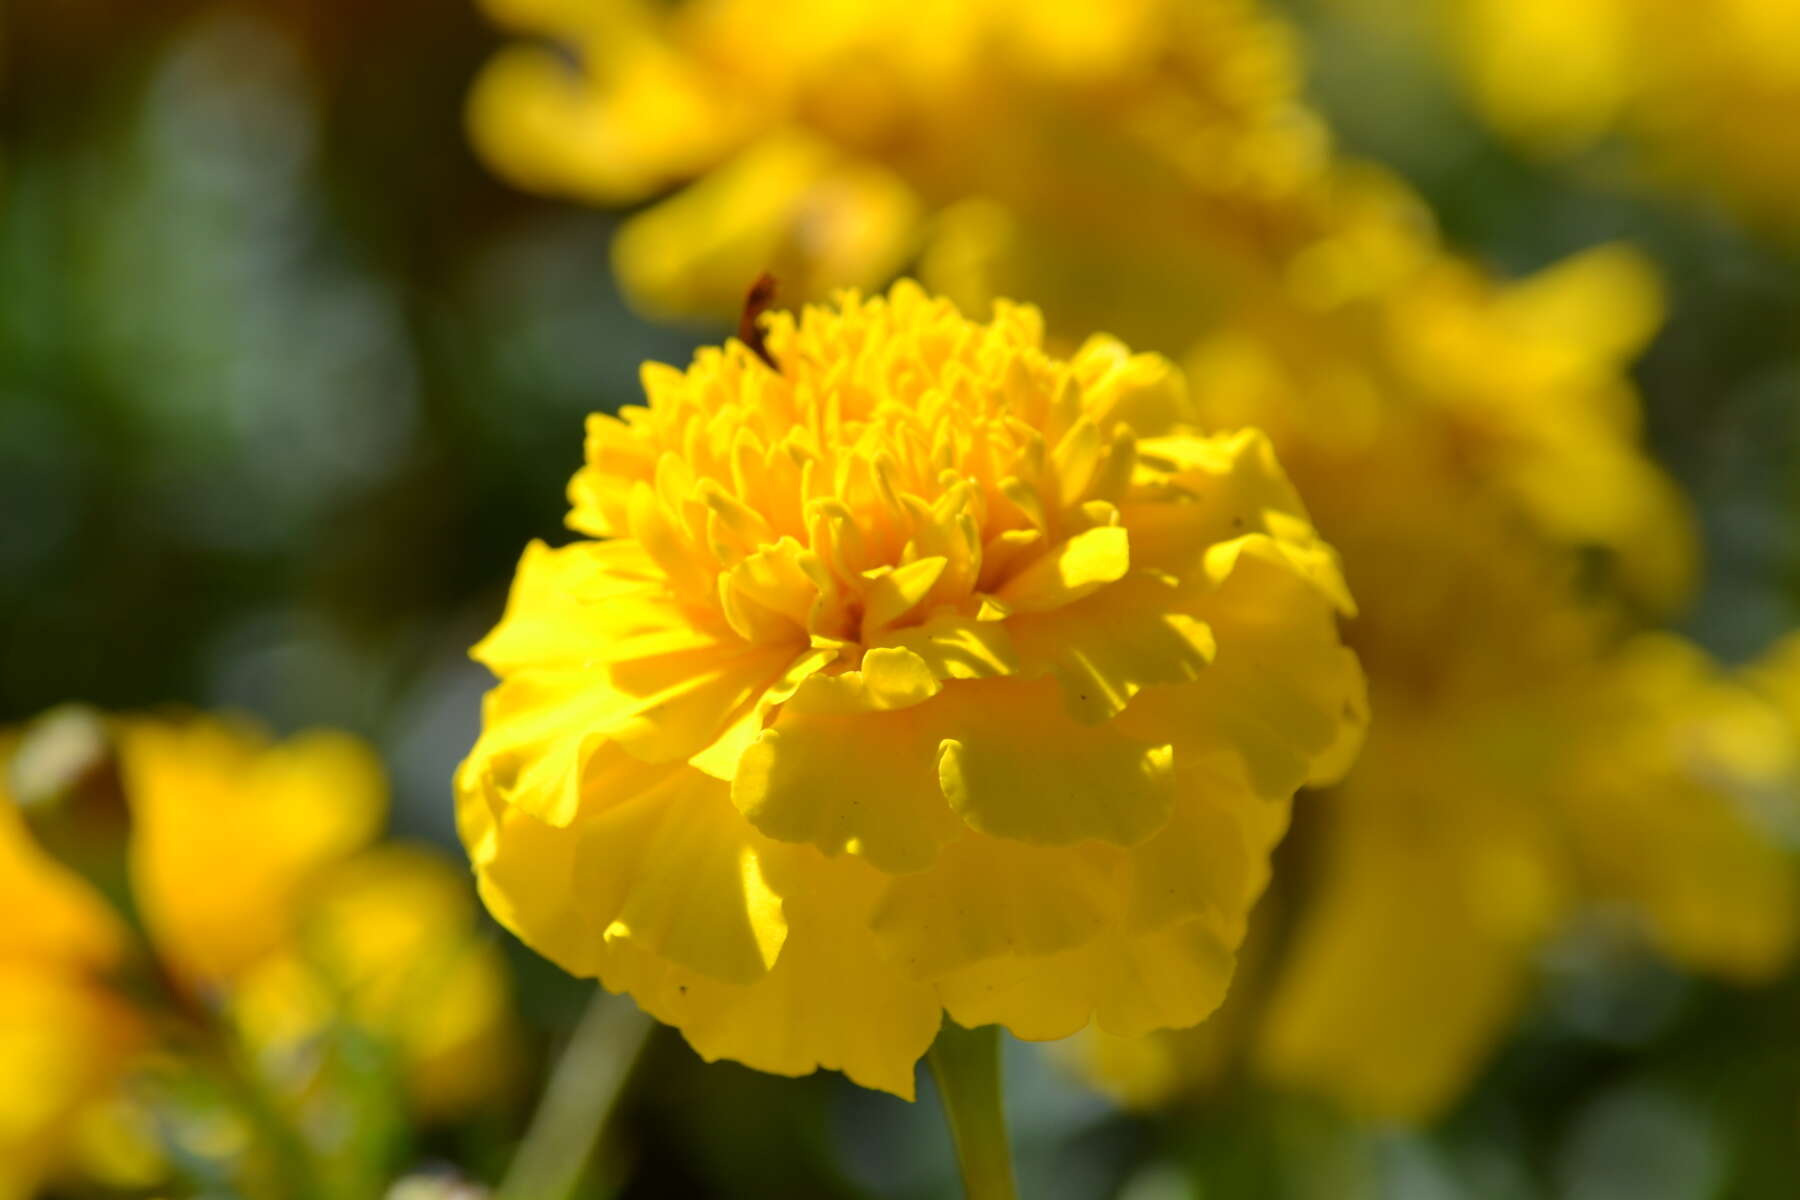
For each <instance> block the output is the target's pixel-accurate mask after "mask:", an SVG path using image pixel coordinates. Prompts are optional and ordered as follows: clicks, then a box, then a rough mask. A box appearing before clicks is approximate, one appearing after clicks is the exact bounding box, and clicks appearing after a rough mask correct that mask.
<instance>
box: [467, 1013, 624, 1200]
mask: <svg viewBox="0 0 1800 1200" xmlns="http://www.w3.org/2000/svg"><path fill="white" fill-rule="evenodd" d="M655 1028H656V1026H655V1023H654V1022H652V1021H651V1020H650V1018H648V1017H646V1016H645V1015H644V1014H643V1013H641V1012H639V1011H638V1010H637V1008H636V1007H635V1006H634V1005H633V1004H632V1003H631V1001H629V1000H626V999H623V998H620V997H614V996H608V995H607V994H606V993H605V992H604V991H602V990H600V989H599V988H595V989H594V998H593V1000H591V1001H589V1003H588V1007H587V1011H586V1012H584V1013H583V1014H582V1015H581V1021H580V1023H579V1024H577V1025H576V1026H575V1033H574V1035H573V1036H571V1037H570V1038H569V1044H568V1045H567V1046H566V1047H564V1049H563V1052H562V1056H561V1057H560V1058H559V1059H558V1060H557V1063H556V1068H555V1069H554V1070H553V1071H551V1073H550V1082H549V1083H548V1084H546V1085H545V1087H544V1097H543V1099H542V1100H540V1101H539V1102H538V1109H537V1112H535V1113H533V1114H532V1117H531V1128H529V1129H527V1130H526V1131H525V1140H524V1141H523V1142H521V1143H520V1144H519V1151H518V1153H517V1154H515V1155H514V1156H513V1161H512V1166H511V1167H510V1168H509V1169H508V1170H507V1172H506V1178H505V1180H504V1181H502V1182H501V1184H500V1190H499V1191H498V1192H497V1193H495V1200H566V1197H569V1196H572V1195H574V1194H575V1189H576V1188H577V1187H578V1186H579V1185H580V1183H581V1176H582V1173H583V1172H584V1171H585V1170H586V1169H587V1165H588V1160H589V1159H590V1158H592V1157H593V1154H594V1147H595V1146H596V1145H597V1144H598V1143H599V1141H600V1134H601V1131H602V1130H603V1129H605V1127H606V1121H607V1118H608V1117H610V1116H611V1115H612V1111H613V1108H614V1107H615V1106H616V1105H617V1104H618V1100H619V1094H620V1092H621V1091H623V1090H624V1086H625V1080H626V1077H627V1076H629V1075H630V1074H631V1068H632V1066H633V1065H634V1064H635V1063H636V1062H637V1060H638V1056H639V1055H640V1054H641V1053H642V1051H643V1049H644V1047H645V1046H646V1045H647V1044H648V1043H649V1041H650V1034H651V1032H652V1031H653V1030H654V1029H655Z"/></svg>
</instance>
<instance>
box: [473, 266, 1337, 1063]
mask: <svg viewBox="0 0 1800 1200" xmlns="http://www.w3.org/2000/svg"><path fill="white" fill-rule="evenodd" d="M1041 337H1042V330H1041V323H1040V318H1039V316H1038V314H1037V312H1036V310H1034V309H1031V308H1025V307H1019V306H1014V305H1011V304H1005V303H1003V304H1001V305H999V306H998V307H997V309H996V313H995V317H994V320H993V321H992V323H990V324H977V323H975V322H973V321H970V320H968V319H966V318H964V317H963V316H962V315H961V314H960V313H958V312H957V311H956V309H955V308H953V307H952V306H951V305H950V304H948V303H947V302H945V301H942V300H936V299H932V298H929V297H927V296H926V294H925V293H923V292H922V291H921V290H920V289H919V288H918V287H917V286H915V285H912V284H910V283H905V282H903V283H900V284H897V285H896V286H895V287H894V289H893V290H892V291H891V292H890V293H888V294H887V295H886V296H883V297H876V298H873V299H870V300H866V301H865V300H861V299H858V298H856V297H855V296H854V295H848V296H845V297H844V298H842V299H841V300H840V302H839V303H838V304H837V305H836V306H834V307H832V308H808V309H807V310H806V311H805V313H804V314H803V315H802V316H801V317H800V318H799V319H798V320H797V321H796V320H795V319H794V318H792V317H790V316H789V315H787V314H776V315H775V316H774V317H773V318H772V319H771V321H770V330H769V332H768V336H767V353H768V355H769V356H770V360H771V361H772V362H773V363H774V364H775V365H774V366H773V367H771V366H770V365H768V364H767V363H765V362H764V361H763V360H762V359H760V358H758V357H757V355H756V354H755V353H753V352H752V351H751V350H750V349H748V348H746V347H745V346H744V345H742V344H740V343H735V342H734V343H730V344H728V345H727V346H726V347H725V348H724V349H723V350H716V349H708V350H703V351H701V353H700V354H699V355H698V357H697V358H696V360H695V362H694V364H693V365H692V366H691V367H690V368H689V369H688V370H687V371H685V372H682V371H676V370H674V369H672V368H669V367H664V366H657V365H651V366H647V367H646V368H645V369H644V386H645V390H646V392H647V393H648V400H649V402H648V405H647V406H645V407H642V408H627V409H626V410H624V412H623V413H622V415H621V416H620V417H612V416H600V415H597V416H594V417H593V418H591V419H590V423H589V427H588V442H587V462H586V466H585V467H584V468H583V469H582V470H581V471H580V472H579V473H578V474H577V475H576V476H575V478H574V480H573V481H572V483H571V484H570V497H571V500H572V503H573V511H572V512H571V514H570V517H569V522H570V524H571V525H572V526H573V527H574V528H575V529H576V530H578V531H580V532H582V533H585V534H588V535H590V536H592V537H594V538H602V539H606V540H602V541H578V542H575V543H573V544H571V545H569V546H566V547H563V548H562V549H556V550H553V549H549V548H547V547H545V546H543V545H541V544H533V545H532V546H531V548H530V549H529V550H527V552H526V554H525V557H524V560H523V561H522V562H521V564H520V567H519V573H518V576H517V579H516V580H515V583H514V587H513V594H512V599H511V601H510V603H509V605H508V607H507V612H506V615H505V617H504V618H503V619H502V621H501V622H500V624H499V626H498V627H497V628H496V629H495V630H494V632H493V633H492V634H491V635H489V637H488V638H487V639H486V640H484V641H483V642H482V643H481V644H480V645H479V646H478V647H477V648H476V650H475V654H476V657H478V658H479V659H481V660H482V661H483V662H485V663H487V664H488V665H489V666H490V667H491V668H492V669H493V670H494V671H495V672H496V673H497V674H498V675H499V676H500V678H501V683H500V685H499V686H498V687H497V688H496V689H495V690H494V691H493V692H492V693H490V695H489V697H488V700H487V704H486V709H485V720H484V730H483V733H482V736H481V739H480V741H479V742H478V743H477V745H476V746H475V749H474V751H473V752H472V753H471V755H470V756H469V758H468V760H467V761H466V762H465V763H464V764H463V767H462V769H461V770H460V772H459V774H458V797H459V814H460V819H461V822H462V828H463V833H464V837H465V839H466V841H467V843H468V846H469V850H470V853H471V855H472V857H473V859H474V862H475V865H476V869H477V872H478V875H479V879H480V885H481V891H482V895H483V897H484V898H485V899H486V900H487V903H488V905H489V907H490V908H491V909H492V910H493V911H494V913H495V914H496V915H497V916H498V917H499V918H500V919H501V921H502V922H503V923H505V924H506V925H507V926H508V927H510V928H512V929H513V930H515V931H516V932H517V933H518V934H519V935H520V936H521V937H522V938H524V939H525V940H526V941H527V942H528V943H529V944H531V945H532V946H534V947H536V948H537V949H539V950H540V951H542V952H543V953H545V954H547V955H549V956H550V957H552V958H553V959H555V960H556V961H557V962H559V963H561V964H562V965H563V966H564V967H566V968H567V969H569V970H571V971H573V972H576V973H578V974H584V975H598V976H599V977H600V978H601V980H602V981H603V982H604V983H605V984H606V985H607V986H608V987H609V988H612V989H614V990H618V991H627V992H630V993H631V994H632V995H633V996H634V997H635V998H636V999H637V1000H638V1002H639V1003H640V1004H641V1005H642V1006H643V1007H644V1008H646V1009H647V1010H648V1011H650V1012H651V1013H653V1014H654V1015H656V1016H657V1017H659V1018H660V1019H662V1020H664V1021H666V1022H668V1023H670V1024H672V1025H675V1026H677V1027H679V1028H680V1029H681V1030H682V1031H683V1033H684V1034H685V1035H686V1036H687V1038H688V1040H689V1041H690V1042H691V1043H692V1044H693V1045H694V1047H695V1048H696V1049H697V1050H698V1051H699V1052H700V1053H701V1054H703V1055H705V1056H707V1057H709V1058H719V1057H728V1058H733V1059H737V1060H739V1061H742V1062H745V1063H748V1064H749V1065H751V1066H755V1067H759V1068H761V1069H764V1070H768V1071H774V1072H778V1073H783V1074H803V1073H806V1072H808V1071H811V1070H813V1069H814V1068H816V1067H819V1066H826V1067H834V1068H838V1069H841V1070H843V1071H844V1072H845V1073H846V1074H848V1075H849V1076H850V1077H851V1078H852V1079H854V1080H856V1081H857V1082H859V1083H862V1084H864V1085H865V1086H870V1087H877V1088H882V1089H885V1090H887V1091H891V1092H895V1093H897V1094H900V1095H903V1096H908V1097H910V1096H911V1094H912V1087H913V1064H914V1063H915V1061H916V1060H917V1059H918V1058H919V1056H920V1055H921V1054H923V1053H924V1051H925V1050H926V1048H927V1047H928V1046H929V1044H930V1043H931V1040H932V1038H933V1036H934V1035H935V1034H936V1032H937V1029H938V1027H939V1024H940V1023H941V1021H942V1018H943V1015H944V1014H945V1013H948V1014H949V1016H950V1017H952V1018H953V1019H955V1020H956V1021H957V1022H959V1023H961V1024H964V1025H969V1026H975V1025H982V1024H989V1023H1000V1024H1003V1025H1005V1026H1007V1027H1008V1028H1010V1029H1011V1030H1012V1031H1013V1032H1015V1033H1016V1034H1018V1035H1020V1036H1022V1037H1027V1038H1036V1039H1047V1038H1057V1037H1063V1036H1066V1035H1068V1034H1071V1033H1073V1032H1075V1031H1076V1030H1078V1029H1081V1028H1082V1027H1083V1026H1085V1025H1087V1024H1088V1023H1089V1022H1090V1020H1091V1021H1093V1022H1094V1023H1096V1024H1097V1025H1098V1026H1099V1027H1101V1028H1103V1029H1108V1030H1111V1031H1113V1032H1115V1033H1120V1034H1137V1033H1143V1032H1147V1031H1149V1030H1152V1029H1158V1028H1164V1027H1170V1026H1183V1025H1191V1024H1193V1023H1195V1022H1197V1021H1199V1020H1201V1019H1202V1018H1204V1017H1205V1016H1206V1015H1207V1014H1208V1013H1210V1012H1211V1011H1212V1010H1213V1009H1214V1008H1215V1007H1216V1006H1217V1005H1218V1003H1219V1001H1220V999H1221V997H1222V996H1223V994H1224V992H1225V988H1226V985H1227V983H1228V982H1229V979H1230V976H1231V973H1232V965H1233V958H1234V954H1235V951H1236V948H1237V945H1238V942H1239V940H1240V939H1241V938H1242V936H1243V932H1244V922H1245V917H1246V914H1247V912H1248V910H1249V907H1250V905H1251V903H1252V902H1253V901H1254V899H1255V897H1256V895H1257V894H1258V893H1259V892H1260V891H1261V889H1262V887H1263V884H1264V881H1265V877H1266V859H1267V855H1268V851H1269V848H1270V846H1271V845H1272V844H1273V842H1274V841H1275V840H1276V839H1277V838H1278V837H1279V836H1280V834H1281V832H1282V831H1283V829H1284V828H1285V826H1286V823H1287V813H1288V804H1289V800H1290V798H1291V797H1292V795H1293V793H1294V790H1295V789H1296V788H1297V787H1299V786H1301V785H1302V784H1303V783H1305V782H1307V781H1308V780H1309V779H1315V778H1318V777H1320V776H1321V775H1323V774H1326V773H1330V772H1336V771H1341V770H1342V769H1343V767H1344V766H1345V765H1347V762H1348V760H1349V758H1350V756H1351V755H1352V754H1353V753H1354V748H1355V744H1356V742H1357V740H1358V737H1359V735H1360V731H1361V726H1362V719H1363V696H1362V679H1361V675H1360V672H1359V670H1358V667H1357V664H1356V661H1355V659H1354V657H1353V656H1352V655H1351V654H1350V653H1349V652H1348V651H1347V650H1345V649H1344V648H1343V646H1342V645H1340V643H1339V641H1338V636H1337V631H1336V614H1337V613H1340V612H1347V611H1349V608H1350V599H1349V595H1348V593H1347V592H1346V591H1345V589H1344V585H1343V582H1342V579H1341V578H1340V576H1339V573H1338V568H1337V564H1336V559H1335V556H1334V554H1333V553H1332V551H1331V550H1330V549H1329V548H1328V547H1327V546H1326V545H1325V544H1324V543H1323V542H1321V541H1320V540H1319V538H1318V537H1317V535H1316V534H1315V533H1314V531H1313V529H1312V526H1311V524H1310V523H1309V521H1308V520H1307V518H1306V515H1305V511H1304V509H1303V508H1302V507H1301V505H1300V502H1299V500H1298V498H1297V497H1296V496H1295V494H1294V492H1293V490H1292V489H1291V488H1290V487H1289V486H1288V484H1287V482H1286V479H1285V478H1284V477H1283V476H1282V474H1281V472H1280V469H1279V467H1278V466H1277V465H1276V463H1275V459H1274V456H1273V455H1272V454H1271V452H1270V450H1269V447H1268V444H1267V442H1266V441H1265V440H1264V439H1263V437H1262V436H1261V435H1260V434H1259V433H1256V432H1254V431H1243V432H1235V433H1223V434H1204V433H1201V432H1200V431H1199V430H1198V428H1197V427H1196V425H1195V423H1194V413H1193V409H1192V406H1191V404H1190V402H1189V400H1188V398H1187V395H1186V392H1185V389H1184V387H1183V382H1182V379H1181V377H1180V375H1179V373H1178V372H1176V371H1175V370H1174V368H1173V367H1171V365H1170V364H1169V363H1168V362H1166V361H1165V360H1163V359H1160V358H1157V357H1154V356H1150V355H1133V354H1131V353H1129V352H1128V351H1127V350H1126V349H1125V348H1124V347H1123V346H1122V345H1120V344H1119V343H1118V342H1116V341H1113V340H1112V339H1110V338H1104V337H1097V338H1093V339H1091V340H1089V341H1088V342H1087V343H1086V344H1085V345H1084V346H1083V347H1082V348H1081V349H1080V351H1078V352H1077V353H1076V354H1075V355H1074V356H1073V358H1071V359H1069V360H1067V361H1064V360H1060V359H1057V358H1053V357H1050V356H1049V355H1047V354H1046V353H1045V352H1044V351H1043V350H1042V348H1041Z"/></svg>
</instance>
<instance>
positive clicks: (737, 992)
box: [601, 858, 943, 1100]
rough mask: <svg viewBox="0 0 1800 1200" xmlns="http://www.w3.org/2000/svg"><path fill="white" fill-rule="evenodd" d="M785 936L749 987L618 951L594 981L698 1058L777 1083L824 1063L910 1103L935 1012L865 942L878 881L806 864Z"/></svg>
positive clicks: (918, 987) (793, 877)
mask: <svg viewBox="0 0 1800 1200" xmlns="http://www.w3.org/2000/svg"><path fill="white" fill-rule="evenodd" d="M788 876H789V877H788V878H786V879H784V880H783V881H782V887H783V889H784V892H785V894H786V895H787V897H788V899H787V901H786V905H787V910H788V913H789V920H790V930H789V937H788V940H787V943H786V945H784V947H783V948H782V953H781V957H780V959H779V960H778V961H777V962H776V964H775V966H774V968H773V969H771V970H770V971H769V973H768V974H767V975H766V976H764V977H763V978H762V979H760V980H758V981H757V982H755V983H753V984H750V985H748V986H734V985H731V984H725V983H720V982H718V981H716V980H714V979H711V978H708V977H706V976H701V975H697V974H695V973H693V972H689V971H684V970H682V969H681V968H679V967H676V966H673V965H671V964H669V963H668V962H666V961H664V960H659V959H657V958H655V957H654V956H651V955H648V954H644V953H641V952H637V951H636V950H635V949H634V948H633V947H631V946H628V945H618V944H615V945H613V946H611V947H609V948H608V952H607V956H606V961H605V964H604V965H603V967H602V968H601V979H602V980H603V981H604V982H605V984H606V986H607V987H609V988H611V989H613V990H615V991H628V992H630V993H631V994H632V995H633V996H635V997H636V998H637V1000H638V1003H639V1004H641V1005H643V1007H644V1009H645V1010H646V1011H647V1012H649V1013H651V1014H652V1015H653V1016H655V1017H657V1018H658V1019H659V1020H662V1021H666V1022H667V1023H669V1024H671V1025H674V1026H676V1027H677V1028H679V1029H680V1030H681V1031H682V1034H683V1036H685V1037H686V1038H687V1040H688V1043H689V1044H690V1045H692V1046H693V1047H694V1049H695V1050H696V1051H697V1052H699V1054H700V1055H701V1056H702V1057H704V1058H706V1059H708V1060H709V1061H710V1060H714V1059H719V1058H729V1059H733V1060H735V1061H737V1062H741V1063H745V1064H747V1065H749V1066H752V1067H755V1068H757V1069H758V1070H762V1071H770V1072H773V1073H775V1074H778V1075H805V1074H807V1073H809V1072H811V1071H814V1070H817V1069H818V1068H820V1067H824V1068H827V1069H830V1070H838V1071H842V1072H844V1074H846V1075H848V1076H849V1077H850V1078H851V1079H852V1080H854V1081H855V1082H857V1083H859V1084H861V1085H863V1086H864V1087H870V1088H877V1089H879V1090H881V1091H885V1092H892V1093H893V1094H895V1095H896V1096H900V1097H901V1098H903V1099H907V1100H910V1099H912V1098H913V1068H914V1064H915V1063H916V1062H917V1061H918V1059H919V1057H920V1056H921V1055H923V1054H924V1053H925V1050H926V1048H927V1047H929V1046H930V1045H931V1040H932V1039H933V1038H934V1037H936V1036H937V1031H938V1025H939V1023H940V1021H941V1019H942V1011H943V1010H942V1007H941V1006H940V1004H939V1002H938V998H937V993H936V992H935V991H934V990H933V989H932V988H931V987H930V986H929V985H927V984H923V983H919V982H917V981H916V980H913V979H910V978H908V977H907V976H906V975H904V974H902V973H901V972H900V971H898V970H896V969H895V967H894V966H893V965H892V964H891V963H890V962H889V961H888V959H887V958H886V957H885V956H884V955H883V954H881V953H880V950H879V948H878V946H877V944H876V943H875V942H874V941H873V940H872V939H871V938H870V937H869V936H868V932H867V925H866V922H867V919H868V913H869V906H870V903H871V901H872V898H873V895H874V892H875V889H876V888H878V887H879V886H880V878H879V876H878V875H876V874H875V873H874V872H873V871H870V870H868V869H867V868H863V867H861V865H860V864H858V863H856V862H854V860H839V862H838V863H837V864H833V865H827V864H825V863H823V862H820V861H818V860H817V859H816V858H815V859H811V860H808V861H807V862H806V863H804V865H802V866H800V867H799V868H798V869H797V870H791V871H789V872H788Z"/></svg>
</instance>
